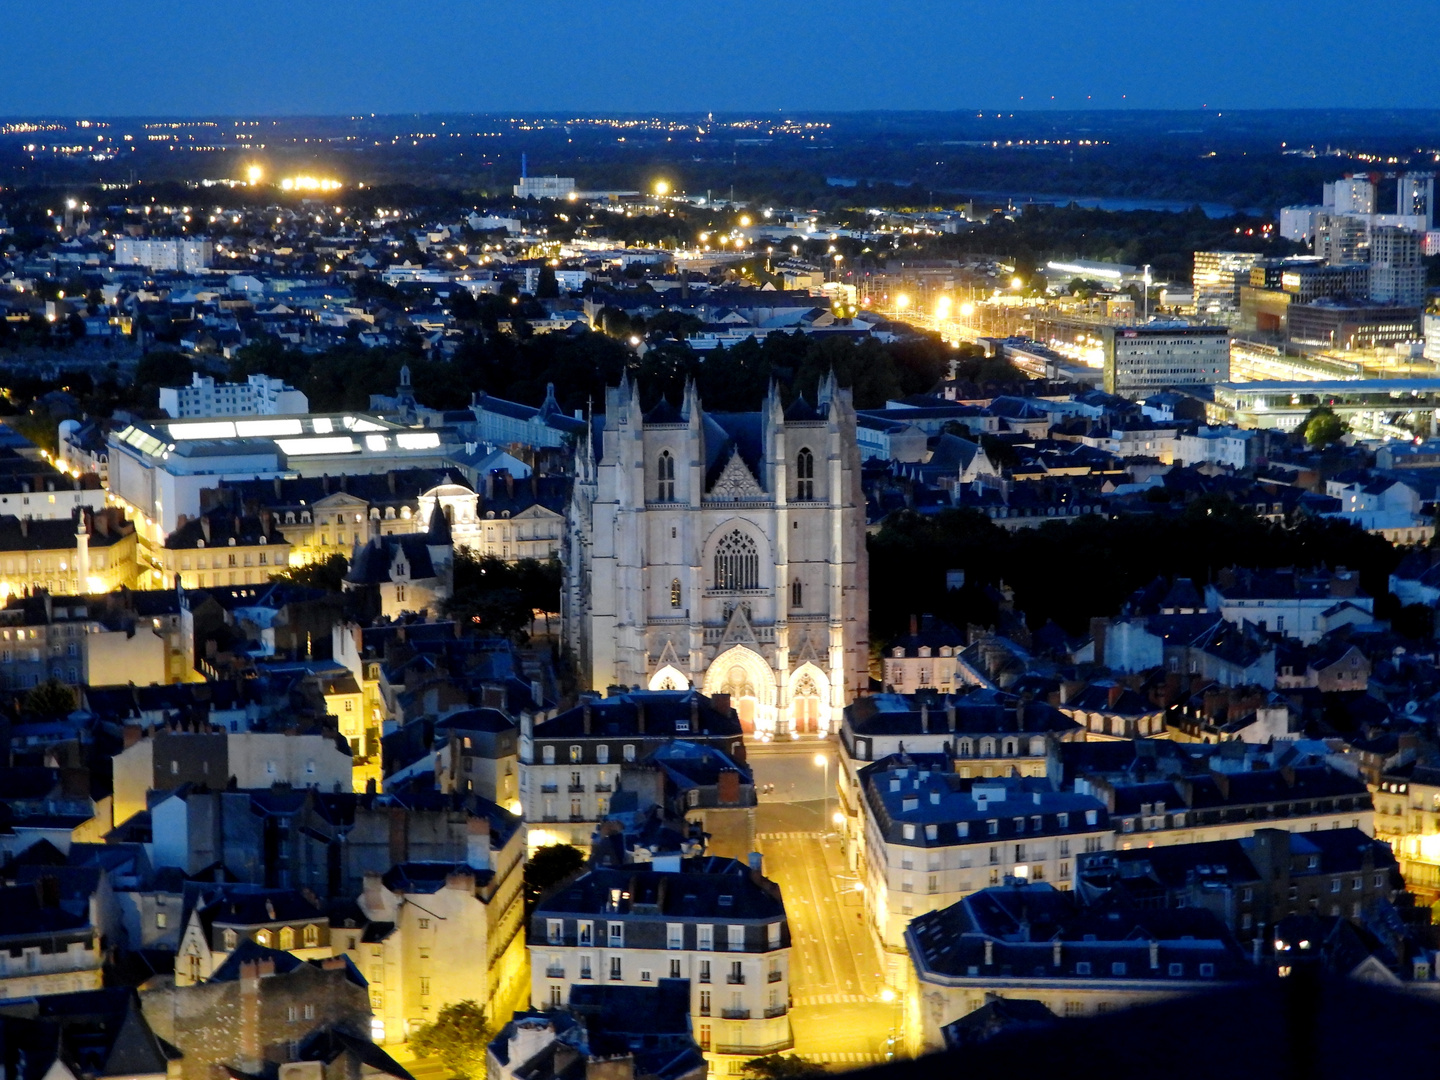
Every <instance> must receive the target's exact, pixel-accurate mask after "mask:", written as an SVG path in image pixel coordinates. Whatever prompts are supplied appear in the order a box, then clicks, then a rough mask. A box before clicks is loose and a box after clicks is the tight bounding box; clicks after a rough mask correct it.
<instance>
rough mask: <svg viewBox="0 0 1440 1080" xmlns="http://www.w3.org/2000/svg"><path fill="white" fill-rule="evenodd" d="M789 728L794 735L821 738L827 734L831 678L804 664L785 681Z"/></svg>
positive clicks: (811, 665) (828, 728)
mask: <svg viewBox="0 0 1440 1080" xmlns="http://www.w3.org/2000/svg"><path fill="white" fill-rule="evenodd" d="M786 685H787V689H788V691H789V693H788V694H787V697H788V699H789V701H790V725H791V730H792V731H794V732H795V734H796V735H824V734H827V733H828V732H829V730H830V678H829V676H827V675H826V674H825V672H824V671H822V670H821V669H820V668H819V667H818V666H816V665H815V664H812V663H809V662H806V663H804V664H801V665H800V666H799V667H798V668H796V669H795V670H794V671H792V672H791V673H790V678H789V680H788V681H787V684H786Z"/></svg>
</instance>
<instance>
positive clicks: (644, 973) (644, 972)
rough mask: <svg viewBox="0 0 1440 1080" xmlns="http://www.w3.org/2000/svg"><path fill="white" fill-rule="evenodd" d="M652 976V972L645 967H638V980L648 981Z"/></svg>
mask: <svg viewBox="0 0 1440 1080" xmlns="http://www.w3.org/2000/svg"><path fill="white" fill-rule="evenodd" d="M653 978H654V976H653V974H652V973H651V972H650V971H649V970H648V969H646V968H641V969H640V981H641V982H650V981H651V980H652V979H653Z"/></svg>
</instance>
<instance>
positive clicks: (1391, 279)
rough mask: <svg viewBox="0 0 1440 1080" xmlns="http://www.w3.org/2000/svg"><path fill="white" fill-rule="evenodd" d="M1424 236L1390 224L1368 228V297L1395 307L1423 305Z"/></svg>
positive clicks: (1424, 292)
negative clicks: (1422, 246) (1422, 250)
mask: <svg viewBox="0 0 1440 1080" xmlns="http://www.w3.org/2000/svg"><path fill="white" fill-rule="evenodd" d="M1424 239H1425V238H1424V235H1423V234H1422V233H1419V232H1414V231H1412V230H1410V229H1402V228H1398V227H1396V226H1393V225H1379V226H1376V227H1374V228H1372V229H1371V230H1370V299H1371V301H1373V302H1374V303H1377V304H1392V305H1394V306H1396V307H1424V305H1425V295H1426V289H1425V264H1424V262H1423V261H1422V260H1421V258H1420V248H1421V244H1422V243H1423V241H1424Z"/></svg>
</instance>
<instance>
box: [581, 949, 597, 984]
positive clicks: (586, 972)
mask: <svg viewBox="0 0 1440 1080" xmlns="http://www.w3.org/2000/svg"><path fill="white" fill-rule="evenodd" d="M594 977H595V976H594V974H593V972H592V971H591V969H590V956H589V955H588V954H585V953H582V954H581V956H580V978H582V979H593V978H594Z"/></svg>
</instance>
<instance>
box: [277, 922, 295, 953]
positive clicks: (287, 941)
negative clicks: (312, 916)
mask: <svg viewBox="0 0 1440 1080" xmlns="http://www.w3.org/2000/svg"><path fill="white" fill-rule="evenodd" d="M294 947H295V931H294V930H292V929H291V928H290V927H288V926H282V927H281V928H280V948H282V949H287V950H288V949H293V948H294Z"/></svg>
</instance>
